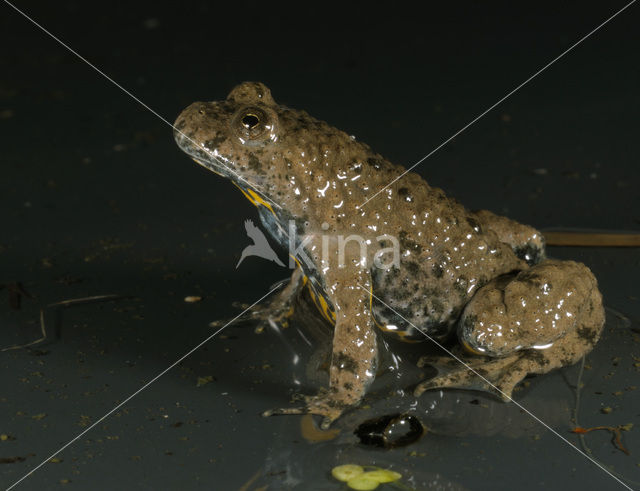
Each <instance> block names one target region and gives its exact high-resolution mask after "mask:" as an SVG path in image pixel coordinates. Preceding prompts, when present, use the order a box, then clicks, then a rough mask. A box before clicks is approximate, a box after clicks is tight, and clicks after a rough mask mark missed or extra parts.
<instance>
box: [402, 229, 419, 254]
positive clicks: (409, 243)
mask: <svg viewBox="0 0 640 491" xmlns="http://www.w3.org/2000/svg"><path fill="white" fill-rule="evenodd" d="M398 239H399V241H400V245H401V246H402V247H403V248H405V249H409V250H414V251H419V250H420V244H418V243H417V242H414V241H413V240H411V239H410V238H409V234H407V232H405V231H404V230H403V231H401V232H400V233H399V234H398Z"/></svg>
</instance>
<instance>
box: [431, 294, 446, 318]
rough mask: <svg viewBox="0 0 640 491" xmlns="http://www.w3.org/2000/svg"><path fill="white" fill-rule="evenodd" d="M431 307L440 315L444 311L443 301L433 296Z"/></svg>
mask: <svg viewBox="0 0 640 491" xmlns="http://www.w3.org/2000/svg"><path fill="white" fill-rule="evenodd" d="M431 309H432V310H433V311H434V312H435V313H436V314H438V315H439V316H442V314H443V313H444V305H443V303H442V302H441V301H440V300H438V299H436V298H434V299H433V300H431Z"/></svg>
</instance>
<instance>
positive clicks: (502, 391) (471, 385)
mask: <svg viewBox="0 0 640 491" xmlns="http://www.w3.org/2000/svg"><path fill="white" fill-rule="evenodd" d="M455 354H456V357H457V358H458V359H455V358H452V357H439V358H435V359H434V358H428V357H424V358H421V359H420V361H419V362H418V366H420V367H423V366H425V365H431V366H433V367H434V368H435V369H436V370H437V371H438V373H437V375H436V376H435V377H433V378H431V379H429V380H426V381H424V382H422V383H420V384H419V385H418V386H417V387H416V389H415V390H414V395H415V396H416V397H417V396H420V395H421V394H422V393H423V392H424V391H426V390H432V389H445V388H450V389H467V390H479V391H483V392H490V393H492V394H494V395H497V396H498V397H500V398H501V399H502V400H503V401H505V402H507V401H510V400H511V395H512V393H513V389H514V388H515V386H516V385H517V384H518V383H519V382H520V381H522V379H524V378H525V377H526V376H527V374H528V373H530V372H532V371H533V370H531V367H530V360H528V359H527V357H526V355H525V356H523V354H524V353H518V354H514V355H511V356H507V357H504V358H489V357H485V356H469V355H466V356H465V355H464V354H462V353H461V352H457V353H455ZM459 360H460V361H459ZM461 361H462V362H464V364H463V363H461Z"/></svg>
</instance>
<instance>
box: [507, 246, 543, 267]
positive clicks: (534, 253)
mask: <svg viewBox="0 0 640 491" xmlns="http://www.w3.org/2000/svg"><path fill="white" fill-rule="evenodd" d="M513 252H514V254H515V255H516V256H518V258H520V259H522V260H524V261H526V262H527V264H528V265H529V266H533V265H534V264H538V263H539V262H540V261H542V260H543V259H544V258H545V256H546V254H545V251H544V248H543V247H538V246H537V245H536V244H534V243H532V242H528V243H527V244H526V245H523V246H518V247H514V248H513Z"/></svg>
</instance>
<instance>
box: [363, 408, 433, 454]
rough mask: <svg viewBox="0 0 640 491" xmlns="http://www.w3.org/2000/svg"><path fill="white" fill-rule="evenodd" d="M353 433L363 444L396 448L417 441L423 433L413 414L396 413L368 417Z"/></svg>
mask: <svg viewBox="0 0 640 491" xmlns="http://www.w3.org/2000/svg"><path fill="white" fill-rule="evenodd" d="M354 433H355V434H356V436H357V437H358V438H360V443H362V444H364V445H372V446H374V447H381V448H396V447H404V446H405V445H409V444H410V443H413V442H415V441H417V440H418V439H419V438H420V437H421V436H422V434H423V433H424V426H422V423H421V422H420V420H419V419H418V418H416V417H415V416H412V415H410V414H400V413H396V414H389V415H386V416H381V417H380V418H375V419H368V420H367V421H365V422H364V423H362V424H361V425H360V426H358V428H356V430H355V431H354Z"/></svg>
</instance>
